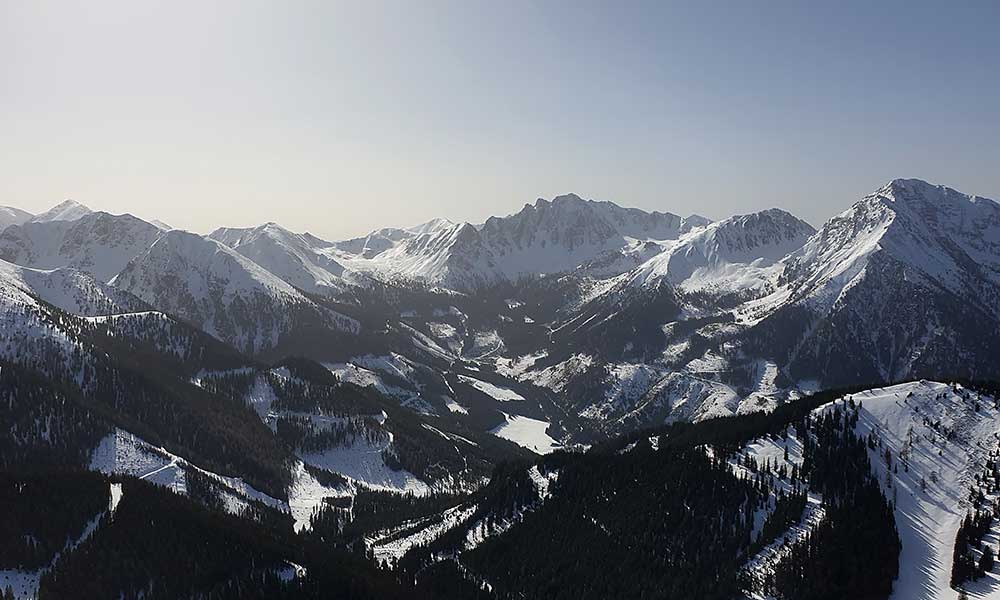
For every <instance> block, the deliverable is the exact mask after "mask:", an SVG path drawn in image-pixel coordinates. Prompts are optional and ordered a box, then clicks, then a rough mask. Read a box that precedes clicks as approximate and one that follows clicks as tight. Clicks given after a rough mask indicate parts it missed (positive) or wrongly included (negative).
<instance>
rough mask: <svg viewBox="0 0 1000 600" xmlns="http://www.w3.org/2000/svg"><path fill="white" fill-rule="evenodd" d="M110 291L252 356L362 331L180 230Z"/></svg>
mask: <svg viewBox="0 0 1000 600" xmlns="http://www.w3.org/2000/svg"><path fill="white" fill-rule="evenodd" d="M112 283H113V285H114V286H115V287H118V288H120V289H123V290H126V291H128V292H130V293H132V294H134V295H135V296H137V297H138V298H140V299H142V300H143V301H145V302H147V303H148V304H150V305H152V306H155V307H157V308H159V309H161V310H164V311H166V312H169V313H173V314H176V315H178V316H180V317H182V318H184V319H186V320H188V321H190V322H191V323H193V324H195V325H197V326H198V327H201V328H202V329H204V330H205V331H207V332H208V333H210V334H211V335H213V336H215V337H217V338H219V339H221V340H223V341H225V342H227V343H230V344H232V345H234V346H236V347H237V348H239V349H240V350H242V351H244V352H248V353H250V354H256V353H258V352H262V351H266V350H268V349H270V348H273V347H274V346H276V345H277V344H278V343H279V342H281V341H282V339H283V338H284V337H285V336H286V335H291V334H292V333H294V332H295V331H301V330H308V329H310V328H324V329H331V330H337V331H348V332H356V331H357V327H358V325H357V322H355V321H354V320H352V319H349V318H347V317H344V316H343V315H340V314H337V313H335V312H333V311H331V310H328V309H325V308H322V307H320V306H318V305H317V304H315V303H314V302H312V301H311V300H309V299H308V298H306V297H305V296H303V295H302V294H301V293H300V292H299V291H298V290H296V289H295V288H294V287H292V286H291V285H289V284H288V283H286V282H284V281H282V280H281V279H279V278H278V277H276V276H275V275H273V274H272V273H270V272H268V271H266V270H264V269H263V268H262V267H260V266H258V265H257V264H256V263H254V262H253V261H251V260H249V259H247V258H246V257H244V256H243V255H242V254H239V253H238V252H236V251H235V250H232V249H231V248H229V247H228V246H225V245H223V244H221V243H219V242H217V241H215V240H211V239H208V238H203V237H201V236H198V235H195V234H193V233H188V232H185V231H180V230H173V231H170V232H167V233H165V234H163V236H162V237H161V238H159V239H158V240H156V242H155V243H153V244H152V245H151V246H150V247H149V248H148V249H147V250H146V251H144V252H142V253H141V254H139V255H138V256H136V257H135V258H134V259H133V260H132V261H131V262H130V263H129V264H128V265H127V266H126V267H125V268H124V269H123V270H122V271H121V273H119V274H118V275H117V276H116V277H115V279H114V281H113V282H112Z"/></svg>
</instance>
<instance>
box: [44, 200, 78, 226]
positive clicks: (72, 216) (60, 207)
mask: <svg viewBox="0 0 1000 600" xmlns="http://www.w3.org/2000/svg"><path fill="white" fill-rule="evenodd" d="M92 212H94V211H92V210H90V208H88V207H86V206H84V205H83V204H80V203H79V202H77V201H76V200H64V201H63V202H60V203H59V204H56V205H55V206H53V207H52V208H50V209H49V210H47V211H45V212H43V213H41V214H40V215H37V216H35V217H34V218H32V219H31V221H32V222H35V223H47V222H51V221H75V220H77V219H79V218H81V217H84V216H86V215H88V214H90V213H92Z"/></svg>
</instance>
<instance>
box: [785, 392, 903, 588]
mask: <svg viewBox="0 0 1000 600" xmlns="http://www.w3.org/2000/svg"><path fill="white" fill-rule="evenodd" d="M856 419H857V412H856V410H850V409H848V410H845V411H842V410H841V408H839V407H838V408H836V409H833V410H828V411H826V412H825V413H824V414H823V415H822V416H820V417H819V418H817V419H814V420H813V421H811V423H810V431H811V433H812V436H810V437H805V438H804V444H803V459H804V460H803V468H802V471H803V474H804V475H806V476H807V477H808V478H809V480H810V487H811V488H812V489H813V490H814V491H816V492H819V493H821V494H822V495H823V500H824V503H825V504H826V507H827V509H826V517H825V519H824V520H823V521H822V522H821V523H820V524H819V525H818V526H817V527H816V528H815V529H814V530H813V531H812V532H811V534H810V535H809V536H807V537H806V539H804V540H801V541H799V542H796V543H795V544H794V545H793V546H792V549H791V552H790V555H789V556H788V557H786V558H785V559H784V560H783V561H781V563H780V564H779V565H778V567H777V569H776V572H775V574H774V590H773V591H774V592H775V595H776V596H777V597H779V598H782V599H784V600H798V599H802V600H806V599H809V600H813V599H815V600H827V599H828V600H837V599H840V598H858V599H859V600H865V599H872V600H875V599H881V598H886V597H888V595H889V594H890V593H891V592H892V582H893V581H894V580H895V579H896V577H897V575H898V573H899V551H900V548H901V546H900V542H899V534H898V532H897V531H896V522H895V517H894V515H893V511H892V507H891V506H890V504H889V501H888V500H886V498H885V496H884V495H883V494H882V490H881V488H880V486H879V483H878V481H877V480H876V479H875V477H874V476H873V475H872V472H871V464H870V462H869V459H868V448H867V445H866V444H865V442H864V440H861V439H860V438H858V437H857V436H855V435H854V431H853V429H854V423H855V422H856Z"/></svg>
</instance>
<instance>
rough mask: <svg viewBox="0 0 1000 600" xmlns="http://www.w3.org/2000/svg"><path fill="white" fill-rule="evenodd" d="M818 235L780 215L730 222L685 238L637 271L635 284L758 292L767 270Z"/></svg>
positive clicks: (756, 215)
mask: <svg viewBox="0 0 1000 600" xmlns="http://www.w3.org/2000/svg"><path fill="white" fill-rule="evenodd" d="M815 232H816V230H815V229H813V227H812V226H811V225H809V224H808V223H806V222H805V221H802V220H801V219H798V218H796V217H795V216H793V215H791V214H789V213H787V212H785V211H783V210H779V209H770V210H765V211H761V212H757V213H753V214H749V215H739V216H735V217H731V218H729V219H725V220H723V221H719V222H716V223H711V224H709V225H707V226H705V227H704V228H701V229H699V230H697V231H694V232H692V233H690V234H688V235H685V236H683V237H682V238H681V239H680V240H678V241H677V242H676V243H675V244H673V245H671V246H670V247H669V249H668V250H667V251H665V252H664V253H663V254H660V255H658V256H655V257H653V258H652V259H650V260H649V261H648V262H646V263H645V264H644V265H642V266H641V267H639V269H637V270H636V272H635V274H634V280H636V281H638V282H641V283H642V284H649V283H650V282H651V281H653V280H655V279H657V278H660V277H666V278H667V279H668V280H669V281H670V282H671V283H673V284H675V285H681V284H684V287H685V288H686V289H704V288H708V289H720V290H738V289H742V288H744V287H747V286H749V287H755V286H757V285H759V284H760V281H761V279H763V278H766V271H765V269H766V268H767V267H769V266H771V265H773V264H774V263H776V262H778V261H780V260H781V259H782V258H784V257H785V256H786V255H788V254H789V253H791V252H793V251H795V250H798V249H799V248H800V247H802V244H804V243H805V242H806V240H807V239H809V236H811V235H812V234H814V233H815Z"/></svg>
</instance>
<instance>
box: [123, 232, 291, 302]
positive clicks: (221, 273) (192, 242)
mask: <svg viewBox="0 0 1000 600" xmlns="http://www.w3.org/2000/svg"><path fill="white" fill-rule="evenodd" d="M150 268H155V269H156V270H157V272H158V274H159V275H162V276H167V277H171V278H173V277H178V278H182V279H183V278H186V277H187V276H189V275H190V276H195V275H200V276H202V277H208V278H211V279H212V280H213V281H212V282H210V283H212V284H213V285H214V284H217V285H222V286H223V287H224V288H225V291H226V293H238V292H239V291H240V290H241V289H245V288H252V287H258V286H263V287H267V288H269V289H270V290H273V291H274V292H276V293H280V294H283V295H286V296H288V297H290V298H295V299H300V298H303V296H302V295H301V294H300V293H299V292H297V291H296V290H295V288H293V287H292V286H291V285H289V284H288V283H286V282H285V281H283V280H282V279H280V278H278V277H277V276H275V275H273V274H271V273H270V272H268V271H266V270H265V269H264V268H263V267H261V266H259V265H258V264H256V263H255V262H253V261H252V260H250V259H248V258H246V257H244V256H243V255H241V254H240V253H238V252H236V251H235V250H233V249H231V248H229V247H228V246H226V245H225V244H223V243H221V242H218V241H216V240H214V239H211V238H206V237H202V236H200V235H198V234H195V233H191V232H189V231H183V230H180V229H174V230H172V231H168V232H167V233H165V234H163V235H162V236H161V237H160V238H159V239H157V240H156V241H155V242H154V243H153V244H152V245H151V246H150V247H149V249H148V250H146V252H143V253H142V254H140V255H139V256H137V257H136V258H135V259H133V260H132V261H131V262H130V263H129V264H128V266H126V268H125V269H124V270H123V271H122V273H120V274H119V275H118V276H117V277H116V278H115V280H114V282H113V283H114V284H115V285H117V286H124V287H126V289H128V284H127V283H126V282H131V281H134V280H135V277H136V275H137V274H138V273H141V272H142V271H148V270H149V269H150ZM140 297H141V296H140Z"/></svg>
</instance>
